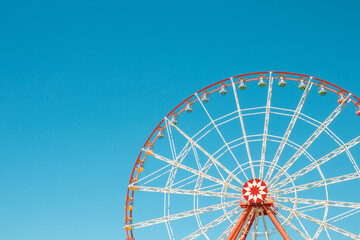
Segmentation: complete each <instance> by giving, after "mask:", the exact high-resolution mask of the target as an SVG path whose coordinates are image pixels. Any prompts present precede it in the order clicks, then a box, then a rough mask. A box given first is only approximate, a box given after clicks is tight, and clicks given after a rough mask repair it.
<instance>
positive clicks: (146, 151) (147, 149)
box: [145, 142, 154, 155]
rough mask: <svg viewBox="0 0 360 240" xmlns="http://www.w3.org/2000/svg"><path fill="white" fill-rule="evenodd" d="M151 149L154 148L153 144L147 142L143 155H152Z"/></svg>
mask: <svg viewBox="0 0 360 240" xmlns="http://www.w3.org/2000/svg"><path fill="white" fill-rule="evenodd" d="M153 147H154V144H153V143H151V142H148V143H147V144H146V146H145V153H146V154H148V155H151V154H152V153H153Z"/></svg>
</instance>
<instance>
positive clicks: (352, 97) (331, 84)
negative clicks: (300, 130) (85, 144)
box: [125, 71, 360, 238]
mask: <svg viewBox="0 0 360 240" xmlns="http://www.w3.org/2000/svg"><path fill="white" fill-rule="evenodd" d="M268 73H275V74H285V75H286V74H288V75H295V76H299V77H307V78H312V79H315V80H318V81H319V82H323V83H326V84H327V85H329V86H332V87H334V88H336V90H335V91H334V90H332V89H330V88H328V89H330V90H332V91H334V92H338V91H344V92H346V93H347V94H351V96H350V97H349V98H350V99H351V101H353V102H354V103H355V104H356V103H357V102H360V98H358V97H357V96H355V95H353V94H352V93H350V92H349V91H346V90H345V89H343V88H341V87H339V86H337V85H335V84H333V83H330V82H328V81H325V80H322V79H320V78H316V77H312V76H309V75H305V74H300V73H292V72H281V71H265V72H253V73H246V74H241V75H237V76H234V77H229V78H226V79H224V80H221V81H218V82H215V83H213V84H211V85H209V86H207V87H205V88H203V89H201V90H199V91H197V92H196V93H194V94H192V95H190V96H189V97H187V98H186V99H185V100H183V101H182V102H181V103H180V104H178V105H177V106H176V107H175V108H174V109H173V110H171V111H170V112H169V113H168V114H167V115H166V116H165V118H167V117H168V116H170V114H172V113H173V112H174V111H175V110H176V109H178V108H179V107H180V106H181V105H183V104H184V103H185V102H186V101H188V100H189V99H191V98H192V97H194V96H195V94H197V93H200V92H202V91H204V90H206V89H208V88H211V87H213V86H215V85H217V84H220V83H222V82H225V81H228V80H230V79H234V78H239V77H246V76H250V75H258V74H268ZM286 79H287V80H293V79H289V78H288V77H286ZM315 84H316V83H315ZM316 85H317V84H316ZM179 113H180V112H179ZM165 118H164V119H163V120H161V121H160V123H159V124H158V125H157V126H156V127H155V129H154V130H153V131H152V133H151V134H150V136H149V137H148V139H147V140H146V142H145V144H144V146H143V147H142V149H143V148H144V147H145V146H146V144H147V143H148V142H149V141H150V139H151V137H152V136H153V135H154V133H155V132H156V130H157V128H158V127H160V126H161V124H162V123H163V122H164V120H165ZM155 140H156V138H155V139H154V141H155ZM142 149H141V151H140V153H139V155H138V157H137V160H136V162H135V165H134V167H133V170H132V172H131V177H130V180H129V185H130V184H131V179H132V178H133V177H134V172H135V169H136V165H137V162H138V159H140V157H141V155H142V154H143V150H142ZM129 194H130V189H129V187H128V189H127V195H126V202H125V219H127V218H128V217H130V218H131V217H132V210H129V211H130V214H129V216H128V210H127V205H128V198H129ZM131 197H134V191H132V193H131ZM129 233H130V235H129ZM126 234H127V237H128V238H130V236H131V238H133V237H134V236H133V232H132V230H126Z"/></svg>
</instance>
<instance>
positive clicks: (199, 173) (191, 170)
mask: <svg viewBox="0 0 360 240" xmlns="http://www.w3.org/2000/svg"><path fill="white" fill-rule="evenodd" d="M152 156H154V157H155V158H157V159H159V160H161V161H164V162H166V163H170V164H172V165H174V166H175V167H176V168H181V169H183V170H185V171H188V172H190V173H192V174H194V175H196V176H199V177H204V178H206V179H209V180H211V181H213V182H216V183H218V184H221V185H224V186H227V187H229V188H232V189H234V190H236V191H240V192H241V191H242V189H241V188H239V187H236V186H234V185H232V184H230V183H227V182H225V181H222V180H220V179H217V178H215V177H213V176H210V175H208V174H206V173H204V172H201V171H198V170H195V169H193V168H191V167H188V166H186V165H183V164H182V163H179V162H176V161H173V160H170V159H168V158H166V157H163V156H161V155H159V154H156V153H155V152H153V153H152Z"/></svg>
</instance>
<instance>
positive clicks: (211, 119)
mask: <svg viewBox="0 0 360 240" xmlns="http://www.w3.org/2000/svg"><path fill="white" fill-rule="evenodd" d="M195 95H196V97H197V99H198V101H199V102H200V104H201V106H202V107H203V109H204V111H205V112H206V114H207V116H208V117H209V119H210V122H211V123H212V124H213V125H214V127H215V129H216V131H217V132H218V134H219V136H220V137H221V139H222V141H223V142H224V144H225V146H226V147H227V149H228V151H229V152H230V154H231V156H232V157H233V158H234V160H235V162H236V164H237V165H238V166H239V168H240V169H241V171H242V172H243V173H244V175H245V178H246V179H247V180H249V178H248V177H247V175H246V173H245V172H244V171H243V169H242V167H241V165H240V163H239V161H238V160H237V158H236V157H235V155H234V153H233V152H232V150H231V148H230V147H229V144H228V143H227V142H226V140H225V138H224V136H223V135H222V134H221V132H220V130H219V128H218V126H217V125H216V123H215V122H214V120H213V118H212V117H211V116H210V114H209V112H208V110H207V109H206V107H205V106H204V104H203V103H202V101H201V100H200V98H199V96H198V95H197V93H195Z"/></svg>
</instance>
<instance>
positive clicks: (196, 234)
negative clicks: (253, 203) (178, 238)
mask: <svg viewBox="0 0 360 240" xmlns="http://www.w3.org/2000/svg"><path fill="white" fill-rule="evenodd" d="M241 211H242V208H241V207H240V206H239V207H236V208H234V209H233V210H231V211H229V212H228V213H227V214H224V215H222V216H221V217H218V218H217V219H215V220H214V221H212V222H210V223H208V224H207V225H205V226H204V227H202V228H200V229H198V230H196V231H195V232H193V233H191V234H190V235H188V236H187V237H185V238H183V240H185V239H194V238H197V237H199V236H200V235H202V234H204V233H205V232H207V231H208V230H210V229H212V228H214V227H216V226H217V225H219V224H221V223H222V222H224V221H226V220H227V219H228V218H229V217H232V216H234V215H236V214H238V213H239V212H241Z"/></svg>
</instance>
